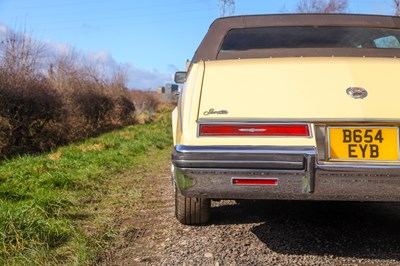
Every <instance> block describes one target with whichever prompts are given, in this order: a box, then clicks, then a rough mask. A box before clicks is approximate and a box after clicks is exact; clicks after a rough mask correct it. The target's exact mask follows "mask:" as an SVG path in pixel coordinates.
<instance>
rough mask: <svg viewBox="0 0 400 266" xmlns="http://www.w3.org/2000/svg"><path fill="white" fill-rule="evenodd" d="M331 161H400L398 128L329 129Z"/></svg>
mask: <svg viewBox="0 0 400 266" xmlns="http://www.w3.org/2000/svg"><path fill="white" fill-rule="evenodd" d="M328 141H329V159H331V160H361V161H371V160H372V161H397V160H399V132H398V128H397V127H329V128H328Z"/></svg>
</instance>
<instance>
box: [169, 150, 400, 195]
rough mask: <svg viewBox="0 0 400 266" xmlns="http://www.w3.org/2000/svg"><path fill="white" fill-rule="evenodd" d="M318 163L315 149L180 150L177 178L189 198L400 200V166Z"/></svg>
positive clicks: (175, 157)
mask: <svg viewBox="0 0 400 266" xmlns="http://www.w3.org/2000/svg"><path fill="white" fill-rule="evenodd" d="M316 158H317V156H316V150H315V148H314V147H268V146H266V147H255V146H237V147H233V146H212V147H211V146H210V147H204V146H182V145H178V146H176V147H175V151H174V152H173V154H172V163H173V171H172V172H173V174H172V175H173V179H174V182H175V183H176V184H177V188H178V189H179V191H180V192H181V193H182V194H183V195H184V196H186V197H200V198H213V199H286V200H351V201H400V165H365V164H363V165H360V164H357V165H356V164H346V165H343V164H318V163H317V160H316ZM234 180H241V181H246V180H251V181H254V180H256V181H258V180H261V181H264V180H276V181H277V182H276V184H272V185H265V184H263V185H257V184H248V183H246V182H244V183H245V184H244V185H243V184H239V185H238V184H235V182H234Z"/></svg>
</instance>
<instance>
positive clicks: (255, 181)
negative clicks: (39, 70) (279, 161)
mask: <svg viewBox="0 0 400 266" xmlns="http://www.w3.org/2000/svg"><path fill="white" fill-rule="evenodd" d="M232 184H233V185H237V186H249V185H259V186H276V185H278V179H276V178H262V179H260V178H236V177H235V178H232Z"/></svg>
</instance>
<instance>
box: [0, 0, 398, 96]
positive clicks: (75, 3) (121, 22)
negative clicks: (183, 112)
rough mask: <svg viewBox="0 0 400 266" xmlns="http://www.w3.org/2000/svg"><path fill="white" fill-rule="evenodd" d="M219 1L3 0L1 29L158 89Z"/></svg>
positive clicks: (369, 8)
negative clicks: (113, 67)
mask: <svg viewBox="0 0 400 266" xmlns="http://www.w3.org/2000/svg"><path fill="white" fill-rule="evenodd" d="M235 2H236V8H235V15H246V14H274V13H291V12H293V11H294V10H295V8H296V4H297V2H298V0H282V1H280V0H236V1H235ZM349 2H350V6H349V12H350V13H364V14H385V15H388V14H393V10H394V8H393V6H392V4H391V2H392V1H391V0H349ZM219 16H220V11H219V9H218V0H164V1H161V0H147V1H146V0H112V1H111V0H35V1H33V0H0V33H1V31H4V30H5V29H6V28H11V29H14V30H19V29H26V30H27V31H28V32H29V34H31V35H32V37H33V38H35V39H37V40H40V41H43V42H45V43H47V44H49V45H50V46H51V47H53V49H58V50H62V49H67V50H68V49H72V47H73V48H74V49H75V50H77V51H79V52H80V53H83V54H86V55H88V56H89V57H93V58H100V59H101V60H104V62H106V63H110V64H122V65H125V66H129V69H130V71H129V82H128V85H129V87H131V88H137V89H155V88H157V87H158V86H163V85H164V84H165V83H171V82H173V81H172V79H173V74H174V72H175V71H178V70H184V68H185V61H186V59H191V58H192V56H193V54H194V52H195V50H196V49H197V46H198V45H199V43H200V42H201V40H202V38H203V37H204V35H205V33H206V32H207V30H208V27H209V26H210V24H211V23H212V21H213V20H215V19H216V18H218V17H219Z"/></svg>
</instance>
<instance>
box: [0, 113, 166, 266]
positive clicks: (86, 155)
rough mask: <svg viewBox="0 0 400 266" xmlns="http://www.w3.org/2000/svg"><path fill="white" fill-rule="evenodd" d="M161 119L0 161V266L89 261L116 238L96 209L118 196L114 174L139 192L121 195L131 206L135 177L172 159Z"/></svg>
mask: <svg viewBox="0 0 400 266" xmlns="http://www.w3.org/2000/svg"><path fill="white" fill-rule="evenodd" d="M163 117H164V118H163V119H160V120H159V121H158V122H154V123H150V124H145V125H134V126H130V127H127V128H125V129H122V130H118V131H114V132H112V133H109V134H104V135H102V136H100V137H98V138H93V139H90V140H87V141H85V142H81V143H76V144H73V145H70V146H67V147H62V148H59V149H57V150H56V151H53V152H52V153H50V154H44V155H40V156H22V157H19V158H14V159H12V160H8V161H2V162H0V265H4V264H5V265H24V264H27V263H28V262H29V264H30V265H32V264H33V265H34V264H37V265H54V264H66V265H87V264H91V263H93V260H94V259H95V257H96V255H97V253H98V252H100V251H101V249H102V248H104V247H105V246H106V244H105V243H106V242H107V241H108V240H109V239H112V238H113V230H112V228H110V226H109V225H108V222H109V221H108V220H107V218H106V217H105V216H104V215H102V213H101V210H100V211H99V208H106V206H104V204H105V203H104V201H103V199H104V198H107V194H109V193H114V192H113V189H114V190H117V189H120V190H122V192H119V193H123V186H124V185H123V184H114V183H115V182H117V181H116V179H117V178H116V177H118V175H124V174H131V175H132V179H133V180H137V184H138V188H137V190H132V189H131V190H130V192H129V193H130V194H129V195H125V197H126V198H129V200H130V201H131V202H130V204H134V203H135V202H137V201H138V200H139V199H140V197H141V192H140V189H141V188H140V182H141V181H142V179H143V175H141V174H135V172H136V173H138V171H139V173H140V172H141V171H142V172H149V171H150V172H151V171H153V172H154V171H155V169H154V168H155V167H157V164H155V163H154V161H159V160H160V158H161V157H168V156H169V153H170V147H171V145H172V143H171V125H170V123H169V117H168V115H167V114H164V115H163ZM154 151H156V152H154ZM114 179H115V180H114ZM132 191H133V192H132ZM127 196H128V197H127ZM127 204H128V203H127Z"/></svg>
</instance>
